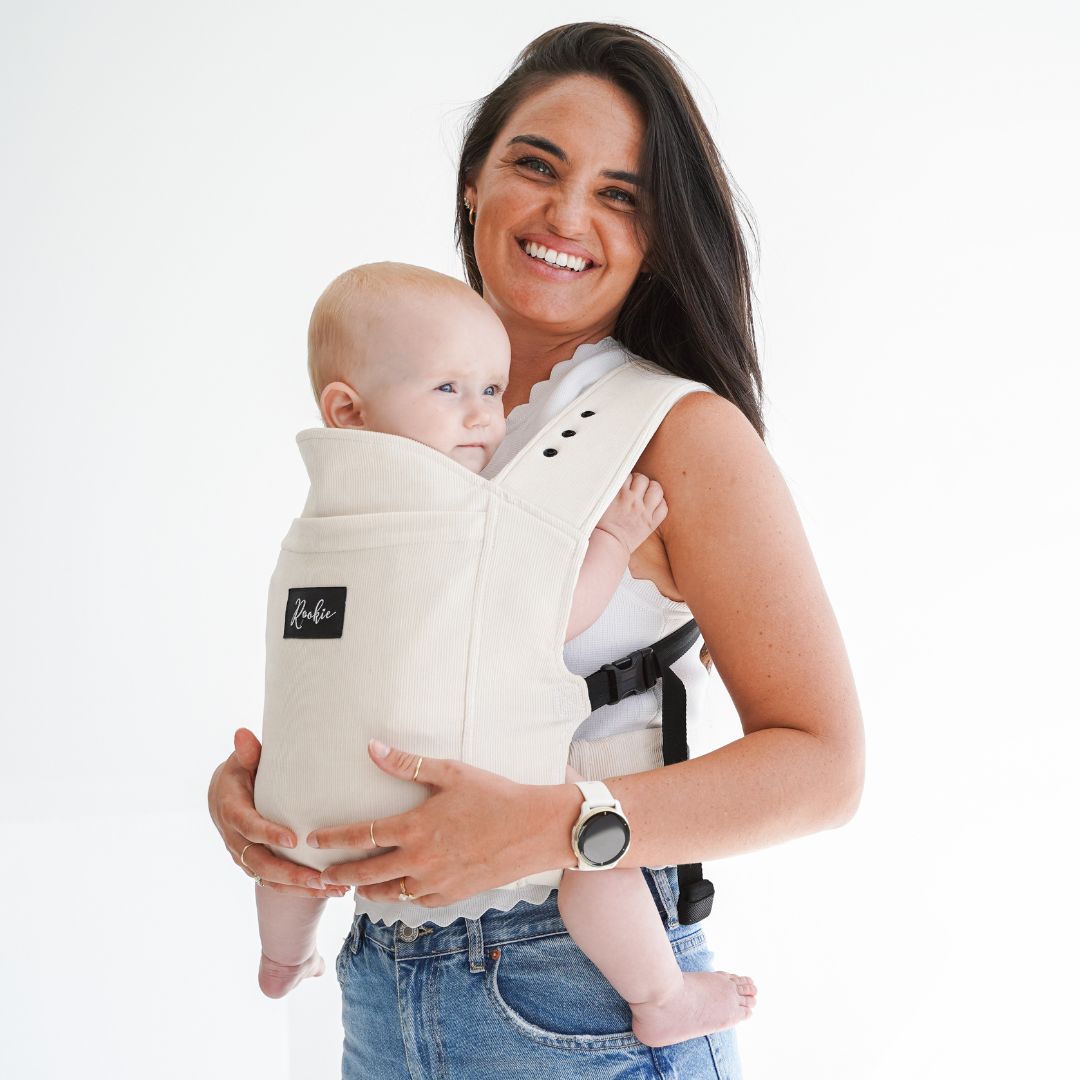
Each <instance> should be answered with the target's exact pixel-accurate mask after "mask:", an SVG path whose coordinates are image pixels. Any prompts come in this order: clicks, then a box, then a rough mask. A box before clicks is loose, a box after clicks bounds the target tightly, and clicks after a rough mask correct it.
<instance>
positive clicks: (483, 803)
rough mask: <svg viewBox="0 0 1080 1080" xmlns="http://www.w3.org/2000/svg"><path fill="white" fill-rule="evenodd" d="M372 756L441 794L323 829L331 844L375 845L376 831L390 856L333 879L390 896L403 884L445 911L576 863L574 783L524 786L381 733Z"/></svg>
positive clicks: (338, 870)
mask: <svg viewBox="0 0 1080 1080" xmlns="http://www.w3.org/2000/svg"><path fill="white" fill-rule="evenodd" d="M368 753H369V754H370V755H371V760H372V761H374V762H375V764H376V765H378V767H379V768H380V769H382V770H383V772H387V773H389V774H390V775H391V776H396V777H399V778H400V779H401V780H402V782H404V783H411V782H413V775H414V773H415V771H416V765H417V762H421V764H420V771H419V775H418V776H417V777H416V783H420V784H423V785H424V786H426V787H427V788H428V789H429V790H430V792H431V794H430V795H429V796H428V798H427V799H426V800H425V801H424V802H423V803H421V804H420V806H418V807H416V808H415V809H413V810H409V811H408V812H407V813H404V814H398V815H397V816H396V817H387V818H378V819H376V820H375V821H374V823H372V822H369V821H361V822H358V823H356V824H354V825H340V826H336V827H332V828H330V827H328V828H325V829H316V830H315V831H314V832H313V833H311V834H310V835H309V836H308V838H307V842H308V843H309V844H310V845H311V846H312V847H317V848H319V849H320V850H321V849H323V848H336V847H345V848H370V847H371V831H372V826H373V831H374V834H375V841H376V843H377V844H378V846H379V847H380V848H387V849H388V850H387V851H386V853H385V854H382V855H373V856H371V857H370V858H367V859H361V860H359V861H356V862H346V863H339V864H338V865H336V866H331V867H328V868H327V869H326V870H324V871H323V875H322V877H323V881H324V882H334V883H340V884H345V885H356V886H357V892H358V893H360V895H361V896H365V897H367V898H368V899H370V900H377V901H382V902H387V901H393V900H398V899H400V893H401V880H402V878H404V879H405V887H406V889H407V890H408V891H409V892H410V893H411V894H412V896H413V898H414V900H415V902H416V903H418V904H420V905H421V906H423V907H442V906H444V905H446V904H453V903H456V902H457V901H459V900H464V899H465V898H466V897H469V896H475V895H476V894H477V893H481V892H485V891H486V890H488V889H494V888H498V887H499V886H500V885H505V884H507V883H508V882H511V881H516V880H517V879H518V878H522V877H526V876H527V875H529V874H535V873H540V872H541V871H544V870H553V869H558V868H559V867H565V866H575V865H577V860H576V859H575V858H574V857H573V854H572V852H571V849H570V830H571V828H572V827H573V823H574V822H575V821H576V820H577V816H578V811H579V810H580V808H581V794H580V792H578V790H577V788H576V787H574V786H573V785H572V784H557V785H550V786H541V785H536V784H518V783H515V782H514V781H512V780H507V779H506V778H505V777H503V776H498V775H497V774H495V773H491V772H487V771H486V770H485V769H478V768H476V767H475V766H472V765H466V764H464V763H463V762H460V761H450V760H447V759H445V758H423V759H422V761H421V759H420V758H419V757H417V756H416V755H415V754H407V753H405V752H403V751H401V750H392V749H389V748H387V747H385V746H383V745H382V744H381V743H378V742H376V741H375V740H374V739H373V740H372V741H371V743H370V744H369V746H368Z"/></svg>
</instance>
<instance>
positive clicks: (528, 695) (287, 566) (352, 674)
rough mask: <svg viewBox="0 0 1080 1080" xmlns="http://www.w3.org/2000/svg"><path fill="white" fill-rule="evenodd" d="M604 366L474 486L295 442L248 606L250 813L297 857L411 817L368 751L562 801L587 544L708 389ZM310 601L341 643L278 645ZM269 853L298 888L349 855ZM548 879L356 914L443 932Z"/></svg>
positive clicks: (423, 460)
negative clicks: (575, 601)
mask: <svg viewBox="0 0 1080 1080" xmlns="http://www.w3.org/2000/svg"><path fill="white" fill-rule="evenodd" d="M612 348H613V349H615V350H617V354H618V355H617V356H615V357H611V358H609V357H607V356H605V357H604V362H605V363H609V366H610V370H607V371H606V373H605V374H603V375H601V376H600V377H599V378H597V379H596V380H595V382H593V383H592V385H590V386H589V387H587V388H586V389H585V390H584V391H583V392H582V393H581V394H580V395H579V396H578V397H577V398H576V399H575V400H573V401H571V402H569V403H568V404H566V405H565V406H564V407H563V408H561V409H560V410H559V411H558V412H557V413H556V414H555V415H554V417H552V419H550V420H549V421H548V422H547V423H546V424H544V425H543V426H542V427H541V428H540V429H539V430H537V431H536V432H535V433H534V434H533V435H532V436H531V437H530V438H529V439H528V440H527V441H526V442H525V445H524V446H522V447H521V448H520V450H519V451H518V452H517V453H516V454H515V456H514V457H513V458H512V459H511V460H510V461H509V462H508V463H506V464H505V465H504V466H503V468H502V470H501V471H500V472H499V473H498V475H497V476H496V477H494V478H493V479H489V478H486V477H484V476H478V475H477V474H475V473H473V472H471V471H470V470H468V469H466V468H465V467H464V466H462V465H459V464H458V463H457V462H455V461H453V460H451V459H450V458H448V457H446V456H445V455H443V454H441V453H439V452H438V451H435V450H433V449H431V448H430V447H427V446H424V445H423V444H421V443H417V442H414V441H412V440H409V439H405V438H402V437H399V436H395V435H387V434H383V433H378V432H369V431H363V430H355V429H348V430H344V429H326V428H316V429H310V430H308V431H303V432H301V433H300V434H299V435H298V436H297V442H298V445H299V447H300V450H301V453H302V455H303V458H304V462H305V465H306V466H307V470H308V474H309V477H310V481H311V487H310V491H309V495H308V499H307V502H306V505H305V507H304V510H303V513H302V516H301V517H300V518H298V519H297V520H296V521H294V523H293V525H292V527H291V528H290V530H289V532H288V534H287V536H286V537H285V540H284V541H283V543H282V550H281V554H280V557H279V561H278V566H277V568H276V570H275V573H274V576H273V578H272V580H271V584H270V591H269V596H268V608H267V636H266V649H267V667H266V697H265V708H264V722H263V740H264V747H263V754H262V758H261V761H260V767H259V770H258V774H257V778H256V788H255V799H256V805H257V807H258V809H259V811H260V813H262V814H264V815H265V816H266V817H269V818H271V819H272V820H275V821H280V822H283V823H286V824H289V825H290V826H291V827H292V828H294V829H295V830H296V831H297V833H298V835H299V836H300V837H303V836H304V835H306V833H307V832H308V831H309V830H310V829H312V828H315V827H317V826H322V825H331V824H337V823H345V822H351V821H359V820H365V819H367V818H369V817H374V818H385V817H388V816H391V815H393V814H397V813H401V812H402V811H404V810H407V809H410V808H411V807H413V806H416V805H417V804H418V803H419V802H420V801H422V799H423V798H424V795H425V792H424V789H423V788H422V787H421V786H419V785H414V784H409V783H407V782H403V781H400V780H395V779H393V778H391V777H389V776H387V775H386V774H385V773H383V772H381V770H379V769H377V768H376V767H375V766H374V765H372V764H371V762H370V760H369V759H368V756H367V751H366V746H367V741H368V739H369V738H371V737H373V736H374V737H376V738H379V739H381V740H383V741H384V742H387V743H390V744H391V745H396V746H401V747H405V748H407V749H409V750H411V751H414V752H417V753H421V754H423V755H425V756H426V757H447V758H458V759H461V760H464V761H467V762H469V763H471V764H474V765H477V766H480V767H481V768H486V769H490V770H491V771H494V772H498V773H501V774H502V775H504V776H508V777H510V778H511V779H513V780H517V781H519V782H522V783H539V784H551V783H560V782H562V780H563V775H564V770H565V766H566V762H567V757H568V750H569V745H570V741H571V737H572V736H573V734H574V732H575V730H576V729H577V728H578V727H579V726H580V725H581V724H582V722H583V721H584V720H585V719H586V717H587V716H588V715H589V700H588V693H587V692H586V689H585V683H584V680H583V679H582V678H581V677H580V676H579V675H576V674H574V673H573V672H571V671H570V670H569V669H568V668H567V666H566V664H565V662H564V653H563V644H564V637H565V628H566V623H567V620H568V617H569V610H570V604H571V600H572V596H573V590H574V586H575V584H576V581H577V575H578V572H579V570H580V567H581V563H582V560H583V558H584V555H585V550H586V547H587V544H588V537H589V535H590V533H591V531H592V529H593V528H594V527H595V525H596V522H597V520H598V519H599V517H600V515H601V514H602V512H603V510H604V509H605V508H606V507H607V505H608V504H609V503H610V502H611V500H612V498H613V497H614V495H615V493H616V492H617V491H618V489H619V487H620V486H621V484H622V483H623V482H624V480H625V478H626V476H627V475H628V474H629V472H630V470H631V469H632V468H633V466H634V464H635V462H636V461H637V459H638V457H639V456H640V454H641V452H642V451H643V450H644V448H645V446H646V444H647V443H648V441H649V439H650V438H651V437H652V435H653V433H654V432H655V430H656V428H657V427H658V426H659V424H660V422H661V421H662V420H663V418H664V416H665V415H666V414H667V412H668V411H669V410H670V408H671V407H672V405H674V403H675V402H676V401H677V400H679V398H681V397H682V396H684V395H685V394H687V393H690V392H692V391H695V390H706V391H707V390H708V389H709V388H708V387H706V386H704V385H703V384H700V383H695V382H691V381H689V380H684V379H678V378H675V377H674V376H672V375H670V374H668V373H667V372H663V371H661V370H660V369H658V368H654V367H653V366H652V365H648V364H645V363H643V362H640V361H638V360H637V359H636V358H633V357H631V356H630V355H629V354H626V353H624V352H622V350H621V349H620V348H619V347H618V346H617V345H616V344H614V343H613V344H612ZM585 412H589V413H591V415H589V416H583V415H582V414H583V413H585ZM570 432H572V434H567V433H570ZM545 450H555V451H556V453H554V454H550V453H549V454H545V453H544V451H545ZM328 586H334V587H345V588H346V589H347V593H348V601H347V605H346V610H345V618H344V627H343V635H342V637H341V638H336V639H325V640H297V639H295V638H283V637H282V624H283V618H284V613H285V607H286V601H287V595H288V590H289V589H290V588H302V587H305V588H306V587H328ZM650 738H651V739H653V740H655V737H654V736H651V737H650ZM603 741H604V742H605V743H610V744H613V745H612V746H611V747H605V748H604V750H603V751H600V752H599V758H597V759H596V760H597V761H599V762H600V764H597V766H596V767H598V768H602V769H604V770H606V771H604V772H602V775H612V774H613V773H615V772H619V771H636V769H638V768H641V767H648V766H647V765H641V764H640V762H641V753H640V750H641V746H642V745H643V743H642V740H641V739H640V738H639V739H638V740H637V743H636V744H635V746H634V747H633V748H632V749H631V750H630V751H629V753H628V756H627V758H626V762H625V763H626V765H627V768H620V767H619V754H618V749H617V744H618V742H619V740H617V739H615V740H603ZM628 745H629V744H628ZM652 745H654V746H655V741H653V743H652ZM650 752H653V751H650ZM594 757H595V755H594ZM635 762H636V764H635ZM594 763H595V762H594ZM585 771H586V772H587V773H588V772H591V771H592V770H591V768H590V769H587V770H585ZM275 850H276V851H277V853H278V854H280V855H282V856H283V857H286V858H294V859H296V860H297V861H299V862H303V863H306V864H308V865H311V866H315V867H318V868H322V867H325V866H327V865H329V864H330V863H331V862H342V861H346V860H348V859H351V858H355V857H357V856H363V855H364V854H366V852H348V851H343V850H340V849H339V850H335V851H333V852H326V851H318V850H314V849H310V848H308V847H307V846H306V845H304V844H303V843H302V842H301V844H300V846H299V847H298V848H297V849H290V850H284V849H275ZM559 874H560V872H559V871H555V872H553V873H551V874H547V875H538V876H537V877H536V878H534V879H528V883H526V882H515V883H512V887H507V888H505V889H503V890H496V891H495V892H493V893H487V894H484V895H483V897H474V898H471V900H470V901H464V902H462V904H458V905H452V906H450V907H448V908H445V909H427V908H421V907H419V906H417V905H389V906H387V905H376V904H373V903H371V902H368V901H364V900H362V899H360V898H357V906H358V909H360V910H365V911H368V913H369V914H370V915H371V916H372V917H373V918H386V917H387V916H389V915H393V916H394V917H396V918H406V916H405V915H403V914H401V912H400V911H399V910H398V909H404V910H405V911H406V912H407V913H408V921H412V922H413V923H414V924H415V923H419V922H422V921H432V922H437V923H440V924H442V925H446V924H448V923H449V922H451V921H453V919H454V918H457V917H458V916H461V915H466V916H469V917H476V915H478V914H480V913H481V912H482V911H483V910H487V909H488V908H491V907H496V908H499V909H502V910H506V909H508V908H509V907H511V906H512V905H513V904H514V903H516V902H517V901H518V900H521V899H526V900H529V901H531V902H534V903H535V902H539V901H540V900H542V899H543V897H544V896H546V895H547V893H548V891H549V889H550V886H551V885H553V884H555V883H556V882H557V880H558V877H559ZM478 903H483V904H484V906H483V907H481V908H480V909H479V911H478V910H476V908H477V904H478ZM387 907H392V908H394V910H393V911H388V910H386V909H387Z"/></svg>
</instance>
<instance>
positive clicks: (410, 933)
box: [398, 923, 420, 941]
mask: <svg viewBox="0 0 1080 1080" xmlns="http://www.w3.org/2000/svg"><path fill="white" fill-rule="evenodd" d="M419 936H420V931H419V930H417V928H416V927H415V926H406V925H405V924H404V923H402V925H401V926H400V927H399V928H398V937H399V938H400V939H401V940H402V941H415V940H416V939H417V938H418V937H419Z"/></svg>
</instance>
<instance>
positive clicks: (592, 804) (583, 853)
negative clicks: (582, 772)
mask: <svg viewBox="0 0 1080 1080" xmlns="http://www.w3.org/2000/svg"><path fill="white" fill-rule="evenodd" d="M577 786H578V787H579V788H580V789H581V794H582V796H583V797H584V800H585V801H584V802H583V803H582V806H581V813H580V814H579V815H578V819H577V822H576V824H575V825H574V829H573V831H572V832H571V834H570V846H571V847H572V848H573V849H574V854H575V855H576V856H577V861H578V865H577V868H578V869H579V870H610V869H611V868H612V867H614V866H617V865H618V862H619V860H620V859H621V858H622V857H623V856H624V855H625V854H626V849H627V848H628V847H629V846H630V822H628V821H627V820H626V815H625V814H624V813H623V812H622V807H621V806H620V805H619V800H618V799H616V798H615V796H614V795H612V794H611V792H610V791H608V789H607V785H606V784H602V783H600V781H599V780H579V781H577Z"/></svg>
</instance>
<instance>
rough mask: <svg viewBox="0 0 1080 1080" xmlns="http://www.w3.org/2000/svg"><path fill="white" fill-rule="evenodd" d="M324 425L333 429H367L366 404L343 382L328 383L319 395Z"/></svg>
mask: <svg viewBox="0 0 1080 1080" xmlns="http://www.w3.org/2000/svg"><path fill="white" fill-rule="evenodd" d="M319 409H320V410H321V412H322V417H323V423H324V424H325V425H326V426H327V427H332V428H362V427H365V426H366V425H365V421H364V403H363V402H362V401H361V400H360V395H359V394H358V393H357V392H356V391H355V390H354V389H353V388H352V387H351V386H350V385H349V384H348V383H343V382H332V383H327V384H326V385H325V386H324V387H323V391H322V393H321V394H320V395H319Z"/></svg>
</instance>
